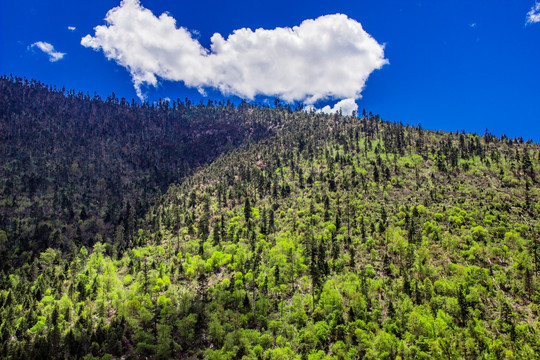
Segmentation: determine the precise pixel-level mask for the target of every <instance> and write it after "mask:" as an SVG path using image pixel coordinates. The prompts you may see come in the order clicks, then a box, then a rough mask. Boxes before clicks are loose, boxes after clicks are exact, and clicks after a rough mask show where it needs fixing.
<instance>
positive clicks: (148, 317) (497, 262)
mask: <svg viewBox="0 0 540 360" xmlns="http://www.w3.org/2000/svg"><path fill="white" fill-rule="evenodd" d="M2 84H3V85H2V86H3V87H2V90H1V92H0V95H1V96H2V100H1V104H2V105H1V107H0V111H1V112H0V114H1V115H2V118H1V126H2V131H1V135H0V136H2V141H1V146H2V152H1V156H2V164H1V165H2V176H1V179H0V181H1V186H2V187H3V188H2V189H3V192H0V195H1V201H2V223H1V226H4V227H5V228H6V230H5V231H2V232H1V233H0V236H1V237H0V247H1V249H2V251H3V254H7V251H8V250H7V249H15V251H13V252H14V253H18V252H19V251H20V250H21V249H33V251H34V253H35V256H34V255H32V256H31V255H29V254H27V255H25V256H19V258H18V259H19V261H21V263H20V264H17V265H16V266H15V267H11V266H10V265H12V264H7V265H4V269H3V271H2V273H1V276H0V354H2V357H4V358H8V359H20V358H32V359H37V358H47V359H49V358H85V359H112V358H121V357H122V358H133V359H145V358H159V359H168V358H183V359H195V358H207V359H310V360H315V359H336V360H338V359H362V358H366V359H398V358H400V359H476V358H483V359H532V358H538V357H539V355H538V354H540V324H539V311H540V308H539V306H540V278H539V277H538V276H539V272H540V244H539V241H540V239H539V236H540V186H539V183H538V181H539V180H540V146H539V145H538V144H536V143H533V142H531V141H528V142H524V141H523V140H522V139H521V138H519V139H509V138H507V137H506V136H502V137H497V136H494V135H492V134H490V133H489V132H488V131H486V133H485V134H484V136H479V135H476V134H467V133H463V132H455V133H452V132H435V131H428V130H424V129H422V128H421V126H409V125H403V124H395V123H390V122H386V121H383V120H381V118H380V117H379V116H377V115H372V114H367V113H366V112H363V114H360V115H359V116H357V114H353V116H342V115H341V114H335V115H325V114H316V113H307V112H304V111H301V110H296V111H293V110H292V109H290V108H284V107H281V106H278V107H276V108H265V107H261V106H254V105H249V104H245V103H243V104H242V105H241V106H239V107H235V106H233V105H230V104H228V105H227V104H212V103H209V104H206V105H197V106H193V105H190V106H188V105H187V104H186V103H182V102H178V103H174V104H173V106H171V105H169V104H168V103H159V104H158V105H157V106H150V105H143V106H139V105H127V104H125V101H123V100H120V101H118V100H115V99H114V98H113V97H111V98H110V99H107V100H106V101H102V100H100V99H97V100H96V99H94V98H90V97H88V96H81V95H75V94H73V93H68V94H66V93H65V92H64V91H57V90H54V89H50V88H48V87H46V86H43V85H41V84H39V83H35V82H30V83H25V82H21V81H13V80H11V79H7V78H4V80H3V82H2ZM23 104H24V105H23ZM62 104H65V105H62ZM47 106H48V107H47ZM92 124H95V125H92ZM97 124H101V125H97ZM29 128H33V129H29ZM186 129H189V130H186ZM215 132H218V133H219V135H217V136H215V137H212V136H211V135H208V136H206V135H205V134H208V133H210V134H216V133H215ZM195 134H199V136H198V137H197V136H196V135H195ZM226 136H229V137H228V138H226ZM64 144H65V145H64ZM63 146H66V147H67V148H66V149H63ZM105 149H106V150H105ZM74 163H76V164H78V165H73V164H74ZM181 164H185V165H181ZM53 169H56V170H55V171H54V172H53ZM119 175H120V176H119ZM30 176H33V177H34V178H35V177H38V178H39V180H35V179H34V180H32V181H30V180H29V177H30ZM102 177H103V179H102ZM119 178H120V179H119ZM105 179H111V180H110V181H111V183H108V182H107V180H105ZM32 184H33V185H32ZM100 184H101V185H100ZM84 189H86V194H87V195H86V196H83V194H85V192H84ZM31 190H32V191H31ZM115 190H116V191H118V193H114V191H115ZM55 194H58V195H55ZM62 194H64V197H62ZM55 196H58V197H59V199H60V200H56V201H58V202H55V200H53V199H54V197H55ZM103 201H107V202H108V204H109V203H111V202H114V201H116V202H118V204H117V205H116V206H110V205H103V203H102V202H103ZM138 202H141V205H136V204H137V203H138ZM128 204H130V205H128ZM128 206H129V208H128ZM35 208H37V209H41V210H38V211H36V210H35ZM126 208H127V209H128V210H126ZM53 209H54V210H53ZM108 209H110V210H108ZM133 209H135V210H133ZM83 210H84V212H85V213H86V215H85V217H86V219H82V218H81V213H82V212H83ZM55 211H58V212H59V213H55ZM70 212H73V213H74V215H73V216H72V217H70V216H71V215H70ZM108 212H109V213H110V215H108V216H107V213H108ZM126 218H131V220H127V222H126V220H125V219H126ZM89 219H94V221H95V223H96V224H98V223H100V221H101V222H102V223H103V224H109V226H110V227H113V226H114V227H115V228H114V229H109V230H108V231H107V230H102V229H100V227H99V226H95V227H88V226H87V222H88V221H89ZM36 222H37V223H36ZM42 223H44V224H46V225H47V226H48V227H49V228H48V229H49V230H50V231H49V233H48V237H47V238H46V239H45V238H44V237H43V236H42V235H40V233H41V232H40V230H39V229H40V224H42ZM23 229H25V230H24V231H23ZM53 229H54V230H53ZM77 229H79V230H77ZM118 229H120V230H118ZM130 229H131V230H130ZM55 231H56V232H57V233H59V234H61V235H62V239H63V240H62V241H61V242H57V241H55V240H54V239H55V238H54V236H53V234H54V233H55ZM81 234H84V238H83V237H82V236H83V235H81ZM111 234H112V235H111ZM118 234H131V235H130V239H129V241H126V235H121V236H119V235H118ZM36 236H41V237H36ZM40 239H41V240H40ZM10 251H12V250H10ZM21 254H22V253H21ZM3 256H4V255H3ZM10 256H11V255H10Z"/></svg>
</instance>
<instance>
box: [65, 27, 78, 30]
mask: <svg viewBox="0 0 540 360" xmlns="http://www.w3.org/2000/svg"><path fill="white" fill-rule="evenodd" d="M67 28H68V30H69V31H75V30H77V28H76V27H75V26H68V27H67Z"/></svg>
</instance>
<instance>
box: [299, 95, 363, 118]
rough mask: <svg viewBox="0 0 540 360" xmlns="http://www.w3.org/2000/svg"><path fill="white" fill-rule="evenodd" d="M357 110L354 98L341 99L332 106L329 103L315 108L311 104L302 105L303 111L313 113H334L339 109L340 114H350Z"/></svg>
mask: <svg viewBox="0 0 540 360" xmlns="http://www.w3.org/2000/svg"><path fill="white" fill-rule="evenodd" d="M357 110H358V105H357V104H356V101H355V100H354V99H352V98H351V99H343V100H341V101H339V102H338V103H337V104H335V105H334V107H330V105H326V106H325V107H323V108H322V109H317V108H316V107H315V106H313V105H307V106H306V107H304V111H307V112H311V111H314V112H315V113H317V114H318V113H323V114H335V113H338V112H340V111H341V114H342V115H352V113H353V111H357Z"/></svg>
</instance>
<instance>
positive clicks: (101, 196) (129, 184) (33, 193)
mask: <svg viewBox="0 0 540 360" xmlns="http://www.w3.org/2000/svg"><path fill="white" fill-rule="evenodd" d="M247 111H248V109H247V107H243V108H239V109H236V108H235V107H234V106H233V105H232V104H222V103H220V104H216V105H215V106H214V104H212V103H211V102H210V103H209V104H208V105H206V106H202V105H197V106H193V105H191V104H190V103H189V101H186V102H181V101H175V102H172V103H170V104H169V103H168V102H159V103H157V104H155V105H154V104H153V105H149V104H144V105H142V106H141V105H137V104H135V103H132V104H128V103H127V102H126V101H125V99H118V98H116V97H115V96H114V95H112V96H110V97H108V98H107V99H106V100H102V99H100V98H99V97H98V96H94V97H90V96H89V95H84V94H82V93H75V92H74V91H70V92H66V91H65V90H64V89H62V90H57V89H53V88H51V87H49V86H46V85H44V84H42V83H39V82H37V81H27V80H23V79H20V78H8V77H5V76H4V77H2V78H0V230H3V231H4V232H6V234H5V236H6V237H7V242H3V243H0V256H2V257H5V256H6V255H8V254H9V255H10V256H11V257H12V260H17V261H16V262H17V263H22V262H24V261H29V260H30V261H31V260H32V257H33V256H34V255H35V254H36V253H37V254H39V252H40V251H41V250H45V249H46V248H47V247H54V248H60V249H62V251H64V252H65V251H76V250H77V247H78V246H79V245H83V244H84V245H90V246H91V245H93V243H94V242H95V241H96V235H97V234H99V239H98V241H102V242H104V243H106V244H108V247H113V248H121V249H122V248H125V247H129V246H130V244H131V241H132V235H133V232H134V231H135V230H136V228H137V227H138V226H139V224H138V223H137V220H138V219H139V218H140V217H142V216H143V215H144V213H145V212H146V211H147V210H148V206H149V204H150V203H151V202H152V200H153V198H154V196H156V195H157V194H159V193H160V192H164V191H166V190H167V187H168V186H169V185H170V184H171V183H174V182H178V181H180V180H181V179H182V178H183V177H184V176H186V175H188V174H189V173H190V172H191V171H192V169H195V168H197V167H199V166H200V165H203V164H205V163H207V162H208V161H211V160H213V159H215V158H216V157H217V156H219V155H220V154H221V153H222V152H226V151H228V150H229V149H232V148H235V147H237V146H240V145H241V144H242V143H244V142H248V141H252V140H256V139H259V138H261V137H264V136H266V135H267V133H268V129H267V127H268V126H267V124H266V123H268V120H267V119H265V120H266V121H265V122H266V123H265V124H263V121H262V120H260V119H257V118H254V117H248V116H246V112H247ZM6 243H7V245H8V246H7V247H6ZM72 245H75V247H74V246H72ZM9 263H10V262H6V263H4V264H3V265H6V264H9Z"/></svg>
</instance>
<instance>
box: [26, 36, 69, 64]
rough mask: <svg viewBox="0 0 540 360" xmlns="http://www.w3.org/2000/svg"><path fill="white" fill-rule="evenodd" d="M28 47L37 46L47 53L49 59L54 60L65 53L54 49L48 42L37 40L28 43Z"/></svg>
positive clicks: (59, 58)
mask: <svg viewBox="0 0 540 360" xmlns="http://www.w3.org/2000/svg"><path fill="white" fill-rule="evenodd" d="M30 48H38V49H39V50H41V51H43V52H44V53H45V54H47V55H49V61H50V62H55V61H58V60H61V59H62V58H63V57H64V56H65V55H66V54H65V53H61V52H58V51H56V50H54V46H52V45H51V44H49V43H48V42H44V41H38V42H35V43H33V44H32V45H30Z"/></svg>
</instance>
